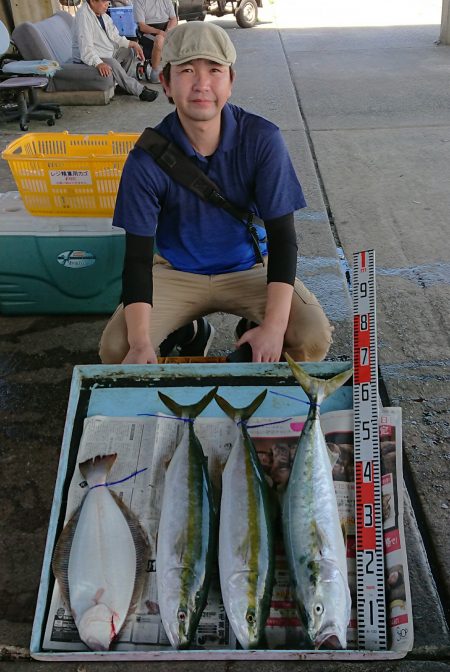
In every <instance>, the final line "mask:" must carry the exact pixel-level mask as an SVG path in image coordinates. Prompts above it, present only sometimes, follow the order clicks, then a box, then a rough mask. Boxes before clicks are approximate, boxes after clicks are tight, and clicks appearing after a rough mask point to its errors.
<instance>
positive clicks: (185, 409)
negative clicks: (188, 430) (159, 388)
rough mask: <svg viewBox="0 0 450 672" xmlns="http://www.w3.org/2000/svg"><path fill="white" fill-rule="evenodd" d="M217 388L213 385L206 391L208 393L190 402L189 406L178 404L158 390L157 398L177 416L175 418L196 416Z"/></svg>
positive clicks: (212, 396) (206, 404)
mask: <svg viewBox="0 0 450 672" xmlns="http://www.w3.org/2000/svg"><path fill="white" fill-rule="evenodd" d="M217 390H218V388H217V387H214V388H213V389H212V390H210V391H209V392H208V394H205V396H204V397H202V398H201V399H200V401H197V402H196V403H195V404H191V405H190V406H186V405H183V404H179V403H178V402H176V401H175V400H174V399H171V397H168V396H167V394H164V393H163V392H158V395H159V398H160V399H161V401H162V402H163V404H164V405H165V406H167V408H168V409H169V410H170V411H172V413H173V414H174V415H175V416H176V417H177V418H191V419H192V418H196V417H197V416H198V415H200V413H201V412H202V411H203V410H204V409H205V408H206V407H207V406H208V404H209V403H211V401H212V400H213V399H214V396H215V394H216V392H217Z"/></svg>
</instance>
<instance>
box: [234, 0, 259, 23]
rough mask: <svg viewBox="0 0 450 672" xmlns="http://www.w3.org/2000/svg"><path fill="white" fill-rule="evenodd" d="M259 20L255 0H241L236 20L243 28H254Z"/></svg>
mask: <svg viewBox="0 0 450 672" xmlns="http://www.w3.org/2000/svg"><path fill="white" fill-rule="evenodd" d="M257 20H258V5H257V4H256V2H255V0H241V3H240V5H239V7H238V8H237V10H236V22H237V24H238V26H240V27H241V28H253V26H254V25H255V24H256V22H257Z"/></svg>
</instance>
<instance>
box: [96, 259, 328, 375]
mask: <svg viewBox="0 0 450 672" xmlns="http://www.w3.org/2000/svg"><path fill="white" fill-rule="evenodd" d="M266 262H267V260H266ZM266 294H267V263H266V265H265V266H264V267H263V266H262V264H257V265H255V266H253V267H252V268H250V269H249V270H247V271H239V272H237V273H223V274H221V275H199V274H197V273H185V272H184V271H176V270H175V269H174V268H172V266H171V265H170V264H169V263H168V262H167V261H166V260H165V259H163V258H162V257H160V256H158V255H155V257H154V261H153V310H152V315H151V325H150V338H151V341H152V344H153V347H154V348H155V349H156V348H158V346H159V345H160V343H162V341H163V340H164V339H165V338H166V337H167V336H168V335H169V334H171V333H172V332H173V331H175V329H178V328H179V327H182V326H183V325H185V324H188V323H189V322H192V321H193V320H195V319H196V318H199V317H202V316H203V315H209V314H211V313H215V312H218V311H220V312H224V313H230V314H232V315H237V316H238V317H245V318H247V319H248V320H252V321H253V322H257V323H261V322H262V320H263V319H264V312H265V306H266ZM332 331H333V327H331V326H330V324H329V322H328V319H327V317H326V316H325V313H324V312H323V310H322V308H321V306H320V304H319V302H318V301H317V299H316V297H315V296H314V294H312V293H311V292H310V291H309V290H308V289H306V287H305V286H304V285H303V284H302V283H301V282H300V280H296V281H295V287H294V294H293V298H292V306H291V312H290V316H289V323H288V327H287V330H286V334H285V338H284V347H285V349H286V350H287V351H288V353H289V354H290V355H291V357H293V358H294V359H295V360H296V361H300V362H306V361H320V360H322V359H323V358H324V357H325V356H326V354H327V352H328V349H329V347H330V344H331V341H332V338H331V334H332ZM128 348H129V346H128V341H127V328H126V322H125V315H124V311H123V306H122V305H120V306H118V308H117V310H116V311H115V313H114V314H113V316H112V317H111V319H110V321H109V322H108V324H107V325H106V328H105V330H104V332H103V335H102V338H101V342H100V359H101V360H102V362H103V363H104V364H119V363H120V362H121V361H122V360H123V359H124V357H125V355H126V354H127V352H128Z"/></svg>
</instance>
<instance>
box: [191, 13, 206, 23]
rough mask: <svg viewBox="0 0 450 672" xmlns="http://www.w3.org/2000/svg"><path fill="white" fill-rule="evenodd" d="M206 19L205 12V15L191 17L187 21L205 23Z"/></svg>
mask: <svg viewBox="0 0 450 672" xmlns="http://www.w3.org/2000/svg"><path fill="white" fill-rule="evenodd" d="M205 17H206V13H205V12H203V14H199V15H198V16H190V17H189V18H188V19H186V21H204V20H205Z"/></svg>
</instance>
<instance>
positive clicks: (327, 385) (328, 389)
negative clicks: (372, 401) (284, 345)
mask: <svg viewBox="0 0 450 672" xmlns="http://www.w3.org/2000/svg"><path fill="white" fill-rule="evenodd" d="M284 356H285V358H286V361H287V363H288V364H289V366H290V368H291V371H292V373H293V374H294V376H295V378H296V379H297V381H298V382H299V384H300V386H301V387H302V389H303V391H304V392H305V394H306V395H307V397H308V399H309V400H310V401H311V402H313V403H317V402H318V401H319V402H321V401H322V400H323V399H325V398H326V397H328V396H330V394H333V392H336V390H338V389H339V388H340V387H341V385H343V384H344V383H345V382H346V381H347V380H348V379H349V378H350V376H351V375H352V373H353V369H352V368H350V369H346V370H345V371H341V372H340V373H338V374H336V375H335V376H333V377H332V378H328V379H325V378H315V377H314V376H310V375H309V374H308V373H306V371H305V370H304V369H302V367H301V366H300V365H299V364H297V362H295V361H294V360H293V359H292V357H290V356H289V355H288V354H287V353H284Z"/></svg>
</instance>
